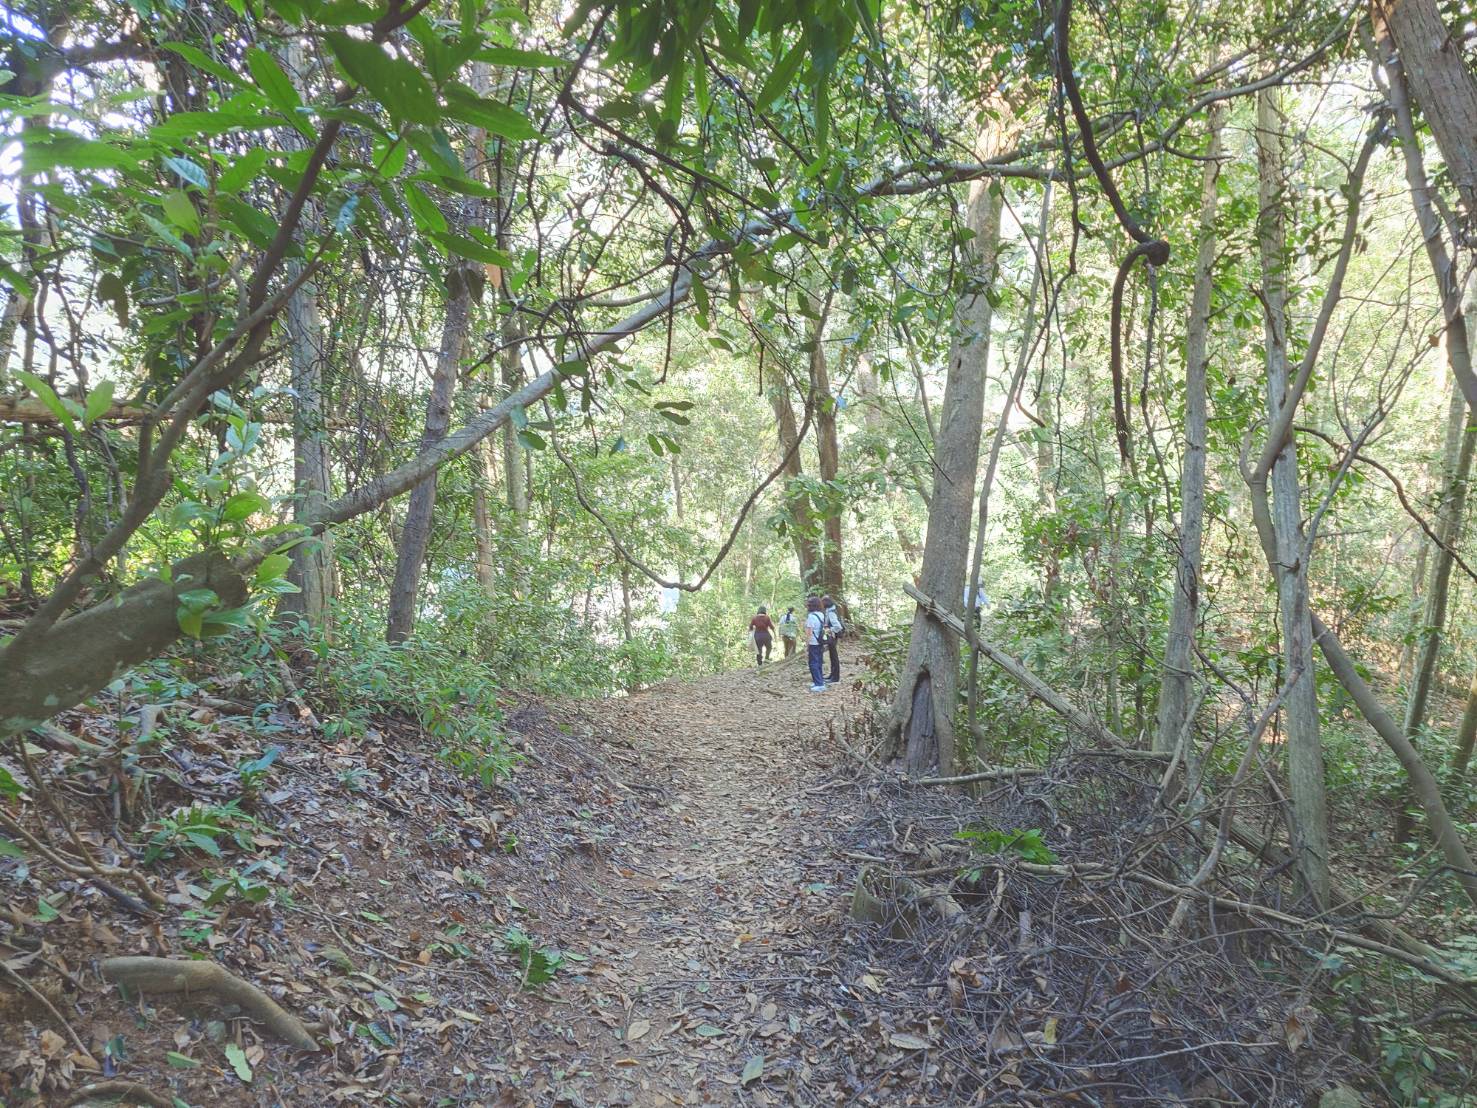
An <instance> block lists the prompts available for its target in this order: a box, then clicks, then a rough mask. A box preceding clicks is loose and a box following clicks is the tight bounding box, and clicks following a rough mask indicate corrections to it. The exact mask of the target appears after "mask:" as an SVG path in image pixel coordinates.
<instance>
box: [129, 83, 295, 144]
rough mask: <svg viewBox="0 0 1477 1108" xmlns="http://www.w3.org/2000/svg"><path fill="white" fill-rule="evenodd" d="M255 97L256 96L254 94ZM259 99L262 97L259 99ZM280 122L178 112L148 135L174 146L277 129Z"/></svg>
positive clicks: (227, 113)
mask: <svg viewBox="0 0 1477 1108" xmlns="http://www.w3.org/2000/svg"><path fill="white" fill-rule="evenodd" d="M253 95H254V94H253ZM258 99H260V97H258ZM279 123H280V121H279V120H278V119H277V118H276V117H275V116H271V115H264V114H262V113H260V112H243V111H226V110H218V111H213V112H175V113H174V114H173V115H171V116H170V117H169V118H168V119H166V120H165V121H164V122H163V123H160V124H157V125H155V126H153V127H150V128H149V136H150V137H151V138H153V139H156V140H158V141H159V142H163V143H166V144H168V145H170V146H174V145H176V144H178V143H181V142H184V141H185V140H188V139H193V138H196V137H197V136H201V135H207V136H208V135H224V134H226V133H228V132H230V131H254V130H258V129H260V128H265V127H276V126H278V125H279Z"/></svg>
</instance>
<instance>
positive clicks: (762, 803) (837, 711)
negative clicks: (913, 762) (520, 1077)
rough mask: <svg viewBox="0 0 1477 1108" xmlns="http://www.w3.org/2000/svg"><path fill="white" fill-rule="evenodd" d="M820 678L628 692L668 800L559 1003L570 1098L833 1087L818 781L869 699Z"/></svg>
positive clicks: (604, 901)
mask: <svg viewBox="0 0 1477 1108" xmlns="http://www.w3.org/2000/svg"><path fill="white" fill-rule="evenodd" d="M807 686H808V682H807V681H805V680H804V677H803V671H802V670H801V669H800V668H799V667H798V666H796V665H795V664H794V663H793V662H792V663H790V664H774V665H770V666H767V667H766V668H765V669H763V670H749V671H742V672H737V673H727V674H720V675H717V676H714V677H709V678H705V679H701V680H698V681H694V682H688V683H668V684H665V685H663V686H659V687H657V688H654V689H651V690H648V691H646V692H643V693H641V694H639V695H637V696H634V697H632V698H631V699H630V700H629V701H626V702H624V703H621V702H616V703H613V704H612V705H611V711H612V712H613V713H614V715H615V718H614V719H611V720H609V722H610V723H611V724H612V725H613V726H614V727H615V728H616V730H617V731H618V732H622V731H623V732H624V733H625V734H626V735H627V736H628V737H629V739H630V740H631V741H632V742H633V744H634V746H635V747H636V748H637V749H638V750H640V751H641V752H642V755H643V760H644V761H645V763H646V764H647V766H648V768H649V769H650V771H651V776H652V777H653V779H654V780H656V781H658V782H660V783H661V785H662V786H663V787H664V796H663V799H664V801H665V803H664V806H663V808H662V809H661V810H660V811H659V812H657V813H656V814H655V818H654V819H653V820H652V821H651V823H650V827H649V830H648V833H647V835H646V836H645V837H644V839H643V841H642V842H640V843H626V844H623V847H622V850H621V858H622V862H623V863H624V864H623V865H620V866H613V867H611V868H609V869H608V870H606V871H605V875H604V876H602V877H599V878H597V879H595V880H594V881H593V882H592V883H591V886H590V888H589V892H590V894H591V900H590V903H589V906H588V911H589V916H590V924H589V931H588V934H587V936H586V938H587V942H588V953H589V956H590V958H591V963H590V965H589V966H588V967H587V970H586V972H587V978H586V980H587V984H585V985H584V986H583V987H581V988H577V989H574V988H566V989H563V990H561V991H562V992H563V993H564V997H563V1003H562V1004H561V1005H560V1006H559V1007H557V1008H555V1009H554V1010H553V1011H552V1012H551V1016H553V1017H554V1018H555V1019H556V1021H558V1022H563V1021H565V1020H567V1021H568V1022H567V1025H566V1026H567V1028H568V1043H567V1046H568V1060H569V1063H570V1072H569V1074H568V1076H567V1078H566V1086H565V1088H564V1089H562V1090H555V1093H556V1096H562V1097H563V1098H564V1102H566V1103H571V1104H583V1105H590V1106H594V1105H605V1104H631V1105H667V1104H679V1105H701V1104H733V1103H753V1104H781V1103H808V1102H814V1101H815V1100H816V1099H817V1095H816V1094H815V1091H814V1090H812V1091H811V1092H809V1093H807V1092H806V1091H805V1087H806V1083H807V1079H808V1077H809V1076H810V1067H811V1065H812V1064H814V1063H816V1062H818V1061H820V1059H819V1058H818V1056H817V1054H816V1050H815V1049H814V1047H813V1046H811V1045H810V1044H811V1043H812V1040H813V1039H814V1035H813V1032H814V1031H815V1030H816V1029H815V1028H813V1027H811V1026H810V1024H811V1023H812V1020H811V1015H812V1013H811V1011H810V1006H809V1005H808V1003H807V1001H806V997H807V994H808V990H807V987H806V986H807V985H808V984H809V981H808V978H809V976H810V973H809V966H808V961H809V960H808V959H807V957H806V954H807V951H808V950H809V949H810V946H809V944H808V943H807V941H806V936H807V933H808V931H809V929H810V928H812V927H813V926H815V925H816V924H817V923H818V922H819V921H820V920H822V919H824V918H831V919H832V922H831V923H830V924H829V925H828V926H830V927H832V928H834V927H835V926H836V922H835V921H834V917H836V916H837V915H838V914H839V909H838V903H840V902H841V901H842V900H843V899H844V890H838V889H837V888H836V887H835V885H834V884H833V881H834V880H835V879H836V877H837V873H836V870H837V861H836V859H835V858H834V856H833V855H832V851H831V844H830V841H829V836H828V835H827V834H826V833H825V831H824V830H823V829H822V828H821V827H820V826H819V824H818V821H817V818H818V811H819V808H818V800H817V794H818V793H820V792H822V791H824V790H825V789H826V788H827V786H826V785H824V784H818V782H819V781H820V778H821V775H822V772H823V770H824V768H825V767H826V766H827V765H829V764H831V763H833V762H834V761H835V759H836V756H837V748H836V745H835V743H834V741H832V740H830V739H829V737H828V728H829V727H835V728H837V729H839V728H840V726H841V724H842V722H843V720H844V717H846V716H848V715H850V714H851V713H854V712H855V711H856V710H857V708H858V707H859V697H858V694H857V693H856V692H855V691H854V690H853V689H852V688H851V687H850V686H849V685H842V686H836V687H832V688H831V689H829V690H828V691H827V692H826V693H825V694H816V693H811V692H810V691H809V690H808V687H807ZM824 1068H827V1069H829V1066H825V1067H824Z"/></svg>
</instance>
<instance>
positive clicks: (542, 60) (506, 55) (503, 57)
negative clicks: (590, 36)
mask: <svg viewBox="0 0 1477 1108" xmlns="http://www.w3.org/2000/svg"><path fill="white" fill-rule="evenodd" d="M472 57H474V58H476V59H477V60H478V61H479V62H489V63H491V64H492V65H506V66H516V67H517V68H519V69H541V68H548V67H550V66H556V65H563V64H564V59H563V58H558V57H555V56H554V55H553V54H545V53H543V52H542V51H539V50H518V49H515V48H514V47H511V46H492V47H489V48H488V49H486V50H479V51H478V52H477V53H475V54H473V55H472Z"/></svg>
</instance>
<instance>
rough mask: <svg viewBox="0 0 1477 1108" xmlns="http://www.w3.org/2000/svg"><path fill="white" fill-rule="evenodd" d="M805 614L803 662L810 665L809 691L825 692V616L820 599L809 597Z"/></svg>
mask: <svg viewBox="0 0 1477 1108" xmlns="http://www.w3.org/2000/svg"><path fill="white" fill-rule="evenodd" d="M805 612H806V615H805V660H806V661H807V662H809V663H810V691H811V692H825V691H826V676H825V670H824V668H823V664H824V663H823V659H824V658H825V653H826V638H827V635H826V614H825V611H824V609H822V608H821V601H820V597H818V596H812V597H809V598H808V599H807V600H806V601H805Z"/></svg>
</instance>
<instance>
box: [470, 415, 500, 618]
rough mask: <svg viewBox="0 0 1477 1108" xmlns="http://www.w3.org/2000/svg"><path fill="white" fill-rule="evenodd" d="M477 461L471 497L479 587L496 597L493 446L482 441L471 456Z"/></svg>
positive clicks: (486, 593) (485, 440) (494, 467)
mask: <svg viewBox="0 0 1477 1108" xmlns="http://www.w3.org/2000/svg"><path fill="white" fill-rule="evenodd" d="M472 456H473V457H474V458H475V459H476V467H477V474H476V488H475V489H474V490H473V493H472V525H473V528H474V530H475V531H476V538H477V584H478V585H480V586H481V587H482V592H483V593H484V594H485V595H486V596H488V597H493V596H496V595H497V553H496V546H495V544H494V542H493V533H492V528H493V513H492V490H493V487H494V483H495V480H494V479H495V476H496V473H497V458H496V457H495V456H494V453H493V449H492V444H491V443H490V442H489V441H488V440H487V439H483V440H482V441H481V442H479V443H478V444H477V449H476V450H474V451H473V452H472Z"/></svg>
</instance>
